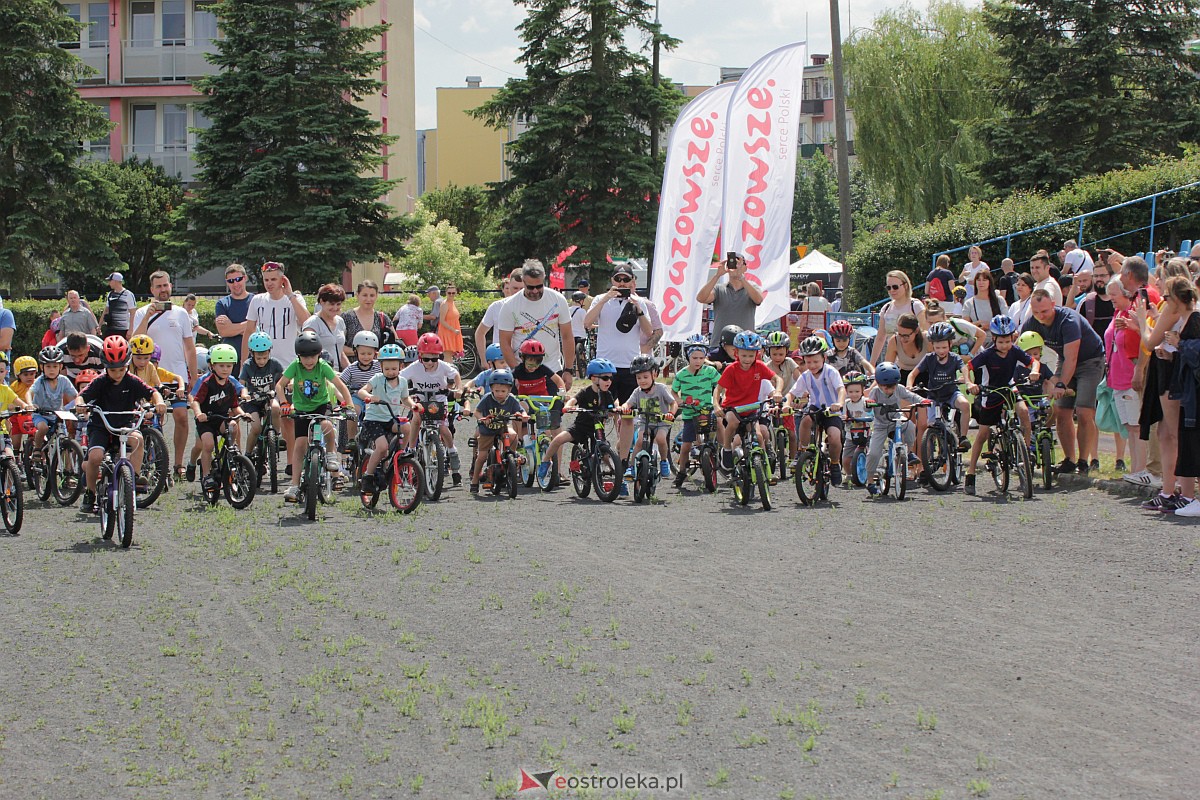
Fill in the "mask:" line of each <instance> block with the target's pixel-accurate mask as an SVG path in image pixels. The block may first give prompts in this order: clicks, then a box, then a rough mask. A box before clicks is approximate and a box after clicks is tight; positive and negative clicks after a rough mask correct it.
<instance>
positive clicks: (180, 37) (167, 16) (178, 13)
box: [162, 0, 187, 47]
mask: <svg viewBox="0 0 1200 800" xmlns="http://www.w3.org/2000/svg"><path fill="white" fill-rule="evenodd" d="M186 27H187V14H186V13H185V12H184V0H163V4H162V40H163V42H162V43H163V46H165V47H170V46H171V45H184V44H186V43H187V42H186V37H187V30H186Z"/></svg>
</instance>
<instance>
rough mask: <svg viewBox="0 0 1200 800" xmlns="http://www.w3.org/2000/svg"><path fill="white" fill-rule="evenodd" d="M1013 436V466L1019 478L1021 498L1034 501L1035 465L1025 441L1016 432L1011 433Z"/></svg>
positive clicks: (1018, 486) (1018, 485) (1018, 484)
mask: <svg viewBox="0 0 1200 800" xmlns="http://www.w3.org/2000/svg"><path fill="white" fill-rule="evenodd" d="M1011 436H1012V445H1011V446H1012V464H1013V472H1014V473H1016V476H1017V488H1018V489H1020V490H1021V497H1023V498H1025V499H1026V500H1032V499H1033V463H1032V460H1031V459H1030V457H1029V448H1028V447H1026V446H1025V439H1024V437H1022V436H1021V435H1020V434H1019V433H1017V432H1016V431H1012V432H1011Z"/></svg>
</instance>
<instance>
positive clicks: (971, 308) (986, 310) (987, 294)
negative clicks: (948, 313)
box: [963, 269, 1008, 344]
mask: <svg viewBox="0 0 1200 800" xmlns="http://www.w3.org/2000/svg"><path fill="white" fill-rule="evenodd" d="M974 287H975V294H974V296H972V297H971V299H970V300H968V301H967V302H966V303H964V304H963V316H964V317H966V318H967V319H969V320H971V322H974V323H975V324H977V325H978V326H979V327H981V328H983V329H984V330H985V331H986V330H989V328H988V323H990V322H991V321H992V317H998V316H1000V315H1002V314H1007V313H1008V303H1006V302H1004V298H1003V297H1001V296H1000V293H999V292H997V291H996V281H995V279H993V278H992V273H991V272H988V271H987V270H986V269H985V270H983V271H982V272H980V273H979V274H977V275H976V276H975V282H974ZM991 338H992V335H991V333H990V332H989V333H988V343H989V344H990V343H991Z"/></svg>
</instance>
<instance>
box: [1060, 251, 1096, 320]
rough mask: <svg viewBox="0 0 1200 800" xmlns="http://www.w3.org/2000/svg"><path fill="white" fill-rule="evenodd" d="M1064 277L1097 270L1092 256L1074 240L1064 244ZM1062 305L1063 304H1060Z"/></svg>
mask: <svg viewBox="0 0 1200 800" xmlns="http://www.w3.org/2000/svg"><path fill="white" fill-rule="evenodd" d="M1062 262H1063V269H1062V274H1063V275H1074V274H1075V273H1076V272H1091V271H1092V270H1093V269H1094V268H1095V263H1094V262H1093V261H1092V254H1091V253H1089V252H1088V251H1087V250H1082V249H1080V247H1079V244H1078V243H1077V242H1076V241H1075V240H1074V239H1067V240H1066V241H1065V242H1063V254H1062ZM1059 305H1061V303H1060V304H1059Z"/></svg>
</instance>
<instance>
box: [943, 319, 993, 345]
mask: <svg viewBox="0 0 1200 800" xmlns="http://www.w3.org/2000/svg"><path fill="white" fill-rule="evenodd" d="M1005 319H1008V317H1005ZM1009 322H1012V320H1009ZM928 335H929V341H931V342H953V341H954V337H955V332H954V326H953V325H951V324H950V323H949V322H935V323H934V324H932V325H930V326H929V333H928Z"/></svg>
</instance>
